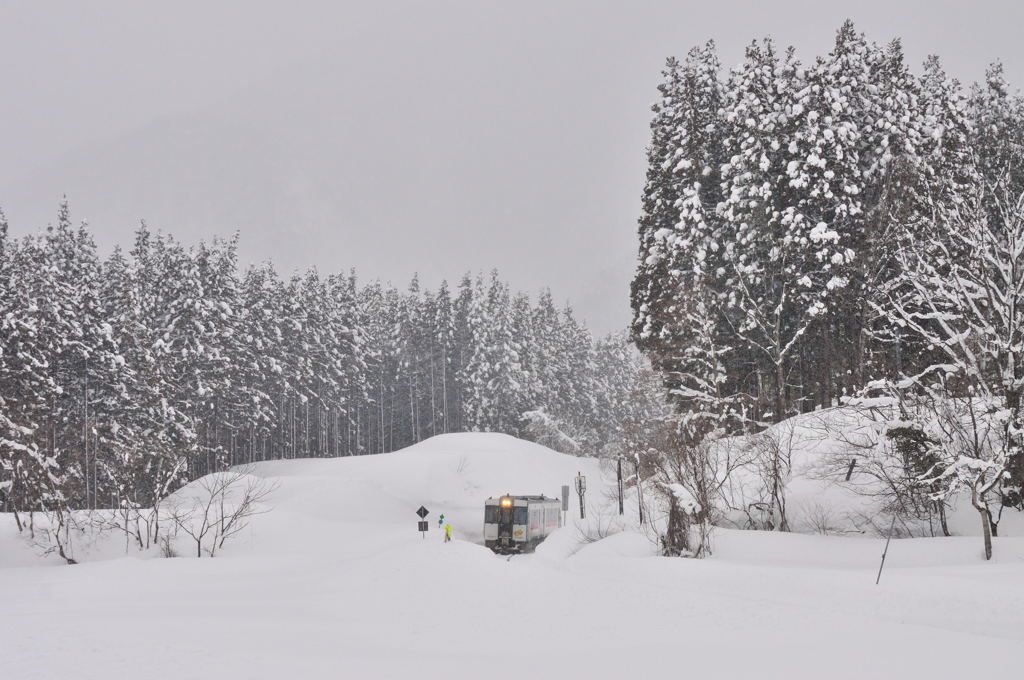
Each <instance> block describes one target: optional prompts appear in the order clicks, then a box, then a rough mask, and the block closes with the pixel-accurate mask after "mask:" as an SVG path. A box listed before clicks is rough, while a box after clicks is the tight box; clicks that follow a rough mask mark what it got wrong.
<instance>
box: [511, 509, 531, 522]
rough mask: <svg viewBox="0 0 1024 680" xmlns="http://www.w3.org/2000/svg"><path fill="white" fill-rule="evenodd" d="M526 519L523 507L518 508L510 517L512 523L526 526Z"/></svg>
mask: <svg viewBox="0 0 1024 680" xmlns="http://www.w3.org/2000/svg"><path fill="white" fill-rule="evenodd" d="M527 517H528V515H527V508H526V507H525V506H520V507H518V508H516V509H515V513H514V514H513V515H512V523H513V524H526V519H527Z"/></svg>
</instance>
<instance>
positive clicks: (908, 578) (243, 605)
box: [0, 434, 1024, 680]
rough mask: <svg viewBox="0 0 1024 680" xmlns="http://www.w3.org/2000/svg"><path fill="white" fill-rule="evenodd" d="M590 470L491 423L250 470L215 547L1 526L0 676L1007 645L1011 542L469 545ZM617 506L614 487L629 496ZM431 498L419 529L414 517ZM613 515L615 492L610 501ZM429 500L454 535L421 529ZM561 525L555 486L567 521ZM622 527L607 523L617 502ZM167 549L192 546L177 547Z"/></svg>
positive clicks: (277, 678)
mask: <svg viewBox="0 0 1024 680" xmlns="http://www.w3.org/2000/svg"><path fill="white" fill-rule="evenodd" d="M577 471H580V472H582V473H583V474H585V475H586V476H587V479H588V483H589V484H588V486H589V491H588V501H589V503H590V506H591V507H590V510H589V512H590V515H591V517H590V518H589V522H588V524H587V527H588V529H587V531H589V532H590V533H591V534H593V533H595V531H596V527H598V526H603V527H607V526H608V525H612V526H613V527H614V525H615V524H616V523H617V522H618V519H617V509H616V507H615V504H614V503H613V502H612V501H611V499H610V497H609V495H608V494H607V492H608V491H610V490H611V489H613V488H614V484H613V479H612V478H611V476H610V475H609V472H610V471H609V470H605V472H604V474H605V479H604V482H603V483H602V481H601V477H602V470H601V468H600V466H599V464H598V462H597V461H596V460H593V459H580V458H573V457H569V456H564V455H561V454H558V453H554V452H552V451H550V450H548V449H546V448H543V447H540V446H537V445H535V444H530V443H527V442H522V441H519V440H516V439H513V438H511V437H507V436H504V435H492V434H482V435H481V434H465V435H446V436H441V437H436V438H434V439H431V440H428V441H426V442H423V443H421V444H419V445H417V446H414V447H411V448H409V449H406V450H404V451H400V452H397V453H393V454H385V455H378V456H367V457H360V458H342V459H329V460H296V461H281V462H274V463H266V464H261V465H259V466H257V467H256V468H255V469H254V473H255V474H258V475H263V476H266V477H269V478H273V479H275V480H276V481H278V482H279V483H280V487H279V488H278V490H277V491H276V492H275V494H274V496H273V498H272V499H271V501H270V504H271V505H272V506H273V510H272V511H271V512H270V513H268V514H265V515H261V516H259V517H256V518H255V519H254V521H253V523H252V525H251V527H250V529H249V530H247V531H246V532H245V534H244V535H242V536H239V537H238V538H236V539H235V542H234V543H229V544H227V545H226V546H225V549H224V550H223V552H222V553H220V554H219V555H218V556H217V557H216V558H214V559H206V558H204V559H196V558H194V557H181V558H176V559H162V558H159V557H157V556H156V555H155V554H154V555H141V556H140V555H139V554H138V553H133V554H132V555H130V556H127V557H124V556H122V557H120V558H116V559H103V560H95V561H88V562H85V563H83V564H80V565H76V566H64V565H60V564H58V563H56V562H54V561H46V560H41V559H40V558H37V557H35V556H32V555H29V554H28V552H27V550H28V549H27V548H24V547H22V545H21V541H20V540H19V539H17V538H16V537H15V536H14V530H13V523H9V522H8V520H9V519H10V518H0V519H3V523H2V524H0V678H3V679H4V680H8V679H10V680H30V679H33V678H40V679H50V678H76V680H84V679H87V678H97V679H99V678H102V679H103V680H112V679H119V678H145V679H146V680H162V679H165V678H166V679H174V680H181V679H187V678H196V679H199V678H203V679H207V678H209V679H213V678H216V679H217V680H227V679H231V680H235V679H237V680H247V679H253V678H267V679H271V678H272V679H274V680H281V679H282V678H285V679H288V680H303V679H306V678H309V679H319V678H325V679H326V678H330V679H332V680H337V679H348V678H352V679H363V678H416V679H421V678H446V679H456V680H457V679H461V678H467V679H468V678H473V679H479V678H487V679H490V678H513V677H515V678H523V677H530V678H566V679H573V678H587V679H595V678H644V677H659V678H661V677H665V678H758V679H759V680H761V679H764V678H787V679H788V680H794V679H800V678H814V679H829V678H929V679H935V678H963V677H976V676H977V675H978V674H979V673H980V674H983V675H990V674H991V675H993V676H1002V675H1012V674H1013V673H1014V672H1015V671H1016V669H1019V664H1020V654H1021V650H1022V649H1024V540H1022V539H1020V538H1005V537H1004V538H999V539H996V544H995V553H996V560H995V561H994V562H993V563H988V564H986V563H984V562H983V561H982V560H981V557H980V548H981V546H980V541H979V540H978V539H977V538H976V537H970V536H968V537H958V538H951V539H942V538H934V539H907V540H900V541H894V542H893V544H892V547H891V549H890V552H889V557H888V560H887V564H886V571H885V572H884V574H883V577H882V582H881V585H879V586H876V585H875V583H874V581H875V572H876V570H877V567H878V559H879V557H880V555H881V552H882V546H883V541H880V540H878V539H874V538H863V537H833V536H810V535H797V534H769V533H761V532H743V531H728V530H722V531H719V532H718V533H717V538H716V552H715V555H714V557H713V558H711V559H707V560H686V559H673V558H662V557H657V556H655V553H656V547H655V546H654V545H653V544H652V542H651V541H650V540H649V539H648V538H647V537H646V536H644V535H642V534H640V533H636V532H623V533H618V534H614V535H611V536H609V537H608V538H605V539H603V540H599V541H597V542H591V543H587V544H581V543H580V536H581V534H582V533H583V532H582V530H581V529H580V528H578V523H577V522H575V521H572V522H570V524H569V526H567V527H566V528H563V529H561V530H560V531H558V532H557V533H556V534H554V535H553V536H552V537H551V538H550V539H548V541H546V542H545V543H544V544H542V545H541V547H540V548H539V549H538V551H537V553H536V554H534V555H528V556H517V557H513V558H511V559H506V558H503V557H499V556H496V555H494V554H492V553H491V552H490V551H488V550H487V549H485V548H484V547H483V546H481V545H479V544H477V543H476V541H478V540H480V536H481V533H482V515H483V502H484V499H486V498H487V497H488V496H490V495H497V494H502V493H505V492H511V493H519V494H522V493H546V494H548V495H557V494H558V493H559V489H560V487H561V485H562V484H569V483H571V480H572V478H573V477H574V476H575V475H576V473H577ZM630 502H631V503H632V502H635V497H634V498H631V499H630ZM420 505H424V506H426V507H427V508H428V509H429V510H430V515H429V516H428V517H427V520H428V521H429V522H430V526H431V530H430V532H429V533H428V534H427V536H426V539H423V538H421V535H420V534H419V533H418V532H417V531H416V522H417V520H418V518H417V517H416V515H415V511H416V509H417V508H418V507H419V506H420ZM633 512H634V510H633V508H632V505H630V513H633ZM440 513H444V515H445V517H446V519H448V520H450V522H451V523H452V525H453V527H454V532H455V541H454V542H453V543H450V544H445V543H443V542H442V540H441V539H442V532H441V531H439V530H438V527H437V519H438V516H439V514H440ZM574 516H575V517H576V518H578V509H577V505H576V502H575V499H573V502H572V504H571V511H570V514H569V517H570V519H572V518H573V517H574ZM627 521H629V517H628V516H627ZM182 554H186V555H187V554H191V553H189V552H188V549H187V547H186V546H185V545H183V546H182Z"/></svg>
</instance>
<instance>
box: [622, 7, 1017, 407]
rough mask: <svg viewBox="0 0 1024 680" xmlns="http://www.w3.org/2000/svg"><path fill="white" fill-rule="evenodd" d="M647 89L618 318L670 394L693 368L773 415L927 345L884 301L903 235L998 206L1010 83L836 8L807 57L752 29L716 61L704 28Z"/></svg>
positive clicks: (915, 360)
mask: <svg viewBox="0 0 1024 680" xmlns="http://www.w3.org/2000/svg"><path fill="white" fill-rule="evenodd" d="M659 91H660V95H661V96H660V98H659V100H658V101H657V103H656V104H655V105H654V117H653V120H652V123H651V131H652V136H651V143H650V146H649V147H648V170H647V180H646V185H645V189H644V193H643V215H642V217H641V220H640V228H639V238H640V266H639V268H638V270H637V272H636V276H635V278H634V281H633V284H632V304H633V310H634V321H633V326H632V335H633V338H634V339H635V340H636V342H637V344H638V345H639V346H640V347H641V348H642V349H643V351H644V352H645V353H646V354H647V355H648V356H649V357H651V359H652V360H653V361H654V363H655V364H656V365H657V367H658V368H659V369H660V370H661V372H662V374H663V375H664V377H665V380H666V384H667V386H668V388H669V390H670V391H671V393H672V394H673V395H674V396H675V397H676V398H677V401H680V402H681V403H685V402H686V401H687V399H688V398H690V397H692V396H693V395H699V394H704V393H707V392H708V386H707V385H708V382H707V381H710V384H712V385H713V386H714V387H713V390H712V391H713V392H715V393H716V394H719V395H735V396H736V397H737V403H742V404H744V406H745V408H746V409H747V412H748V414H749V415H750V416H751V417H752V418H754V419H755V420H761V421H776V422H777V421H779V420H781V419H783V418H785V417H787V416H789V415H791V414H793V413H797V412H801V411H809V410H813V409H814V408H815V407H818V406H830V405H834V404H836V403H838V400H839V399H840V397H842V396H844V395H847V396H848V395H853V394H856V393H857V392H858V391H859V390H860V389H861V388H863V387H864V386H865V385H866V384H868V383H869V382H870V381H871V380H873V379H876V378H880V377H889V376H894V375H898V374H914V373H916V372H918V371H920V370H923V369H924V368H926V367H927V366H928V365H930V364H931V363H933V362H934V360H935V358H936V356H938V355H940V354H941V352H939V353H937V352H935V351H934V350H935V348H934V347H933V346H930V344H931V343H930V342H928V341H927V340H925V339H924V338H922V337H921V334H919V333H915V332H914V331H913V329H910V328H908V324H907V322H906V320H905V319H902V318H900V315H898V314H895V313H893V311H892V308H891V305H889V304H888V303H887V301H888V300H889V299H891V298H894V297H899V296H900V295H901V294H902V293H903V292H904V291H903V290H901V288H900V287H901V286H905V285H906V281H905V280H903V279H901V273H902V272H903V271H904V270H905V267H904V266H903V263H901V258H900V252H901V248H903V247H904V246H906V245H907V243H908V242H913V241H917V242H918V243H920V244H923V243H934V244H935V247H937V248H941V247H943V243H944V242H945V243H948V240H949V239H945V238H944V237H943V235H942V232H943V231H944V230H948V226H944V223H945V224H946V225H948V218H950V217H951V216H952V213H953V212H955V211H960V212H961V216H964V215H965V214H966V212H967V211H970V210H974V209H975V208H976V207H980V208H982V209H983V210H984V215H981V216H980V217H981V218H983V219H990V220H994V221H1001V220H1004V219H1005V216H1004V215H1001V214H999V211H1000V207H999V203H1000V202H1001V201H1002V202H1004V203H1006V202H1008V205H1006V206H1004V207H1005V208H1008V209H1010V210H1011V211H1012V207H1013V203H1014V200H1015V198H1016V197H1019V196H1020V194H1021V192H1022V190H1024V101H1022V99H1021V97H1020V95H1019V94H1016V93H1014V92H1013V91H1012V90H1011V88H1010V86H1009V85H1008V83H1007V81H1006V79H1005V77H1004V74H1003V68H1002V66H1001V65H999V64H994V65H993V66H991V67H990V68H989V70H988V72H987V73H986V74H985V78H984V80H983V81H982V82H981V83H979V84H977V85H974V86H972V87H970V88H964V87H963V86H961V84H960V83H959V82H957V81H956V80H954V79H952V78H950V77H948V76H947V75H946V74H945V72H944V71H943V69H942V66H941V63H940V60H939V58H938V57H929V58H928V59H927V61H926V62H925V63H924V66H923V68H922V69H921V70H920V73H919V74H915V73H914V72H912V71H911V70H910V68H909V66H908V65H907V64H906V62H905V59H904V55H903V50H902V47H901V44H900V41H899V40H893V41H892V42H890V43H888V44H887V45H878V44H875V43H873V42H870V41H868V40H867V39H866V38H865V36H864V35H863V34H861V33H858V32H857V31H856V30H855V28H854V26H853V24H852V23H850V22H847V23H846V24H845V25H844V26H843V27H842V28H841V29H840V30H839V31H838V34H837V36H836V42H835V47H834V49H833V50H832V51H831V52H829V53H828V54H827V55H826V56H824V57H819V58H817V59H815V60H813V61H811V62H810V63H808V64H801V63H800V62H799V61H798V59H797V56H796V53H795V51H794V50H793V49H792V48H790V49H780V48H779V47H778V46H777V45H776V44H775V43H774V42H773V41H772V39H770V38H766V39H764V40H760V41H755V42H753V43H751V44H750V46H749V47H748V48H747V50H746V54H745V56H744V59H743V61H742V63H740V64H739V66H737V67H736V68H734V69H732V70H731V71H729V72H727V73H724V72H723V71H722V69H721V67H720V64H719V59H718V56H717V54H716V50H715V46H714V43H712V42H709V43H707V44H706V45H703V46H700V47H696V48H694V49H692V50H690V52H689V53H688V54H687V55H686V58H685V59H683V60H682V61H679V60H677V59H674V58H672V59H669V60H668V62H667V65H666V68H665V70H664V72H663V82H662V84H661V85H660V87H659ZM979 201H980V203H979ZM964 254H966V255H970V254H971V253H961V252H957V251H950V252H949V256H950V258H952V259H956V257H958V256H959V255H964ZM709 343H710V344H709ZM711 346H714V347H716V348H717V349H716V350H711V349H709V347H711ZM716 352H717V353H716ZM712 354H714V356H711V355H712ZM709 362H710V365H713V366H715V367H717V368H715V369H714V370H718V369H720V371H721V372H720V373H718V374H714V370H713V371H710V372H709V370H708V368H707V367H708V365H709Z"/></svg>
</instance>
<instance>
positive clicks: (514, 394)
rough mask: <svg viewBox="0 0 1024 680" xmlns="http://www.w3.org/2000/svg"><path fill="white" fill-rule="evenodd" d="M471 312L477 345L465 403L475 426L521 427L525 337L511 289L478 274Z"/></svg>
mask: <svg viewBox="0 0 1024 680" xmlns="http://www.w3.org/2000/svg"><path fill="white" fill-rule="evenodd" d="M475 290H476V292H475V294H474V299H473V305H472V307H471V309H470V312H469V325H470V328H471V332H472V336H473V340H474V347H473V353H472V355H471V356H470V358H469V362H468V364H467V366H466V374H467V378H466V382H467V385H468V394H467V396H466V401H465V402H464V404H463V408H464V409H465V415H466V424H467V427H468V428H469V429H471V430H473V431H478V432H479V431H483V432H508V433H511V434H516V433H518V431H519V429H518V428H519V422H520V417H521V412H520V411H519V407H520V405H521V404H522V402H523V399H522V396H523V388H524V384H525V376H524V374H523V368H522V365H521V364H520V351H521V347H520V343H519V340H518V338H516V337H515V335H514V328H513V322H512V321H513V320H512V307H511V295H510V293H509V290H508V287H507V285H506V284H504V283H503V282H502V281H501V280H500V279H499V278H498V274H497V271H494V272H492V273H491V277H490V281H489V282H488V283H487V284H486V288H485V284H484V281H483V278H482V277H480V278H478V279H477V282H476V285H475Z"/></svg>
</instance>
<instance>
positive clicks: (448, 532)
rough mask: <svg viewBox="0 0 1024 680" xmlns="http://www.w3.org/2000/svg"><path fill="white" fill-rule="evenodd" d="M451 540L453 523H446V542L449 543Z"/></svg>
mask: <svg viewBox="0 0 1024 680" xmlns="http://www.w3.org/2000/svg"><path fill="white" fill-rule="evenodd" d="M451 540H452V525H451V524H445V525H444V542H445V543H448V542H450V541H451Z"/></svg>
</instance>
